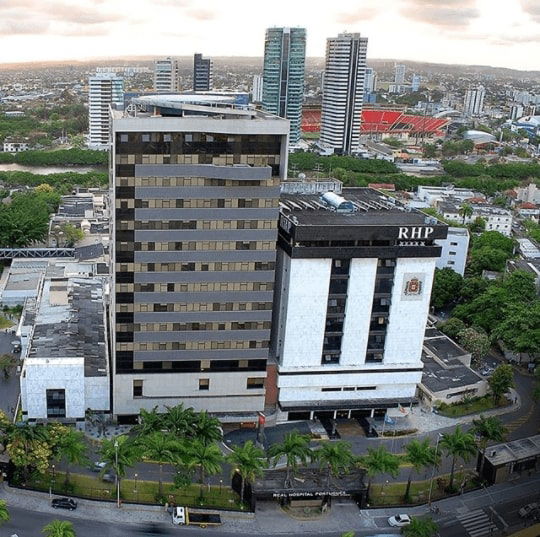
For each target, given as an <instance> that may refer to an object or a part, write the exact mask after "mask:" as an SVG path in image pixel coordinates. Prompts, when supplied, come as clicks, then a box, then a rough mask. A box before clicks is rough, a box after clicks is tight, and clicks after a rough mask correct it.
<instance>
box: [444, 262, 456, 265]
mask: <svg viewBox="0 0 540 537" xmlns="http://www.w3.org/2000/svg"><path fill="white" fill-rule="evenodd" d="M446 264H447V265H455V264H456V263H455V261H448V263H446Z"/></svg>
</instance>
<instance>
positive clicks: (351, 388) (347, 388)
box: [321, 386, 377, 392]
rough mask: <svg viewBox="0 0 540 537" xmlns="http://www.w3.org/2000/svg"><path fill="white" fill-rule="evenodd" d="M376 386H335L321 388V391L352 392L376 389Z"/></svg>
mask: <svg viewBox="0 0 540 537" xmlns="http://www.w3.org/2000/svg"><path fill="white" fill-rule="evenodd" d="M376 389H377V386H343V387H341V386H340V387H337V388H321V392H341V391H343V392H354V391H362V390H376Z"/></svg>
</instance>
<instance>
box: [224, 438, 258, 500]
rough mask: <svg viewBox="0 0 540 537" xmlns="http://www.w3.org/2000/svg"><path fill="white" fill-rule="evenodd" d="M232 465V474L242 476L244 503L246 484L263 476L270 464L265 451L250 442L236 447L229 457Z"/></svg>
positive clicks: (241, 488)
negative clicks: (265, 457)
mask: <svg viewBox="0 0 540 537" xmlns="http://www.w3.org/2000/svg"><path fill="white" fill-rule="evenodd" d="M226 458H227V461H228V462H230V463H231V465H232V470H231V473H232V474H233V475H234V474H235V473H238V475H239V476H240V480H241V482H240V503H241V504H243V503H244V489H245V487H246V482H249V483H253V481H255V479H256V478H257V477H260V476H262V475H263V469H264V468H266V467H267V465H268V463H267V462H266V460H265V459H264V451H263V450H262V449H260V448H258V447H256V446H255V444H254V443H253V441H251V440H248V441H247V442H246V443H245V444H244V445H243V446H234V447H233V450H232V453H231V454H229V455H227V457H226Z"/></svg>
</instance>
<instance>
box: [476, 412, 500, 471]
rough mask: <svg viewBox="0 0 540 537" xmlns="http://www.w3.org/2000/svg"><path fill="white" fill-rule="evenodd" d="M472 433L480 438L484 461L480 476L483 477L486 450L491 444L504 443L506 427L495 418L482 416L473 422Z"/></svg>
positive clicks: (481, 463) (482, 461)
mask: <svg viewBox="0 0 540 537" xmlns="http://www.w3.org/2000/svg"><path fill="white" fill-rule="evenodd" d="M471 431H472V432H473V433H474V434H475V435H476V436H477V437H478V439H479V442H478V446H479V447H480V452H481V453H482V459H481V461H480V468H479V470H478V474H479V475H480V476H481V475H482V470H483V468H484V458H485V454H486V448H487V445H488V443H489V442H502V441H503V440H504V437H505V435H506V427H505V426H504V425H503V424H502V421H501V420H500V419H499V418H497V417H495V416H489V417H487V418H486V417H485V416H482V415H480V418H479V419H477V420H473V427H472V429H471Z"/></svg>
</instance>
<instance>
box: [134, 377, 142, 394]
mask: <svg viewBox="0 0 540 537" xmlns="http://www.w3.org/2000/svg"><path fill="white" fill-rule="evenodd" d="M142 396H143V381H142V380H134V381H133V397H142Z"/></svg>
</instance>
